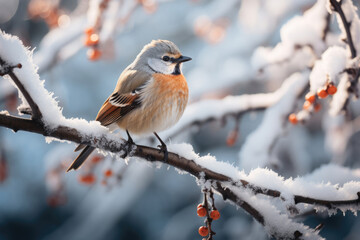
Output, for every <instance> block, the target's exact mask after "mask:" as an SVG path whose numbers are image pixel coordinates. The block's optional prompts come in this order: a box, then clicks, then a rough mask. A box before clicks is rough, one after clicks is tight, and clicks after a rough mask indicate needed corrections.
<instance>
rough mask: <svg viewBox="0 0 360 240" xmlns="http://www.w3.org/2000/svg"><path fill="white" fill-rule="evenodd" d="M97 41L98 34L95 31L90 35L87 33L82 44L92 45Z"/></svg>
mask: <svg viewBox="0 0 360 240" xmlns="http://www.w3.org/2000/svg"><path fill="white" fill-rule="evenodd" d="M98 43H99V35H98V34H96V33H93V34H91V35H88V36H87V37H86V38H85V42H84V45H85V46H93V45H96V44H98Z"/></svg>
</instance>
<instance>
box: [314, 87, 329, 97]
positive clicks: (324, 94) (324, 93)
mask: <svg viewBox="0 0 360 240" xmlns="http://www.w3.org/2000/svg"><path fill="white" fill-rule="evenodd" d="M317 95H318V96H319V98H326V97H327V96H328V95H329V94H328V93H327V91H326V89H324V88H320V89H319V90H318V91H317Z"/></svg>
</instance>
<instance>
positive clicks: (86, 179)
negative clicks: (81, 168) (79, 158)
mask: <svg viewBox="0 0 360 240" xmlns="http://www.w3.org/2000/svg"><path fill="white" fill-rule="evenodd" d="M79 182H81V183H83V184H88V185H90V184H93V183H94V182H95V176H94V175H93V174H87V175H80V176H79Z"/></svg>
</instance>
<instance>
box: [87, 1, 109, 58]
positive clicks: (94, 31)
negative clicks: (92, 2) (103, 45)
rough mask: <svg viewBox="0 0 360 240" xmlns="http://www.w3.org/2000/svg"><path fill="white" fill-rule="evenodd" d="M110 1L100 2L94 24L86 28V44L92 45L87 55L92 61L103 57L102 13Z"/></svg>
mask: <svg viewBox="0 0 360 240" xmlns="http://www.w3.org/2000/svg"><path fill="white" fill-rule="evenodd" d="M109 1H110V0H102V2H101V3H100V4H99V12H98V16H97V18H96V21H95V24H94V26H92V27H88V28H86V29H85V41H84V45H85V46H87V47H90V49H89V50H88V51H87V56H88V58H89V59H90V60H91V61H96V60H98V59H100V57H101V51H100V49H99V42H100V37H99V32H100V30H101V20H102V15H103V12H104V11H105V9H106V8H107V7H108V3H109Z"/></svg>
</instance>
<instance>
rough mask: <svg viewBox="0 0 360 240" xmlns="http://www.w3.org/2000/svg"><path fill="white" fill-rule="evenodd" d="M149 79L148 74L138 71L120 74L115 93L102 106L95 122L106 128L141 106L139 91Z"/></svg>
mask: <svg viewBox="0 0 360 240" xmlns="http://www.w3.org/2000/svg"><path fill="white" fill-rule="evenodd" d="M150 78H151V75H150V74H147V73H143V72H140V71H128V74H125V75H124V74H122V75H121V76H120V79H119V80H118V84H117V86H116V88H115V91H114V92H113V93H112V94H111V95H110V97H109V98H108V99H107V100H106V101H105V102H104V104H103V105H102V107H101V109H100V111H99V113H98V115H97V117H96V120H97V121H99V122H101V124H102V125H104V126H108V125H110V124H112V123H114V122H117V121H118V120H120V119H121V118H122V117H124V116H125V115H126V114H128V113H129V112H131V111H132V110H134V109H135V108H137V107H139V106H141V98H140V96H141V90H142V89H143V88H144V87H145V86H146V84H147V83H148V81H149V79H150Z"/></svg>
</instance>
